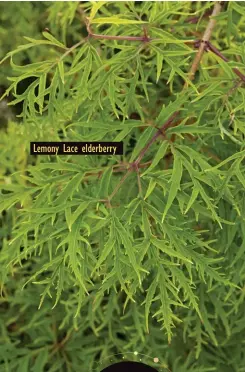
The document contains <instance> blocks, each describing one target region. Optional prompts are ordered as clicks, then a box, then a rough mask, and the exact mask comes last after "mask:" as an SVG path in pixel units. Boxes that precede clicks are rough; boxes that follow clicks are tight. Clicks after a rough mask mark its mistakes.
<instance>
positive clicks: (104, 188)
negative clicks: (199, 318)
mask: <svg viewBox="0 0 245 372" xmlns="http://www.w3.org/2000/svg"><path fill="white" fill-rule="evenodd" d="M112 173H113V168H112V167H109V168H108V169H106V170H105V172H103V175H102V178H101V181H100V188H99V191H98V195H97V196H98V198H101V199H102V198H107V197H108V196H109V186H110V183H111V178H112Z"/></svg>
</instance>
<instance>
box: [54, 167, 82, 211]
mask: <svg viewBox="0 0 245 372" xmlns="http://www.w3.org/2000/svg"><path fill="white" fill-rule="evenodd" d="M83 177H84V175H83V174H79V173H78V174H76V175H75V176H74V177H73V178H72V179H71V180H70V182H68V183H67V185H66V187H65V188H64V190H63V191H62V192H61V193H60V195H59V196H58V198H57V199H56V200H55V203H56V204H60V203H64V202H65V201H66V200H67V199H68V198H70V199H71V198H72V195H73V193H74V191H75V190H77V189H78V188H79V185H80V184H81V181H82V179H83Z"/></svg>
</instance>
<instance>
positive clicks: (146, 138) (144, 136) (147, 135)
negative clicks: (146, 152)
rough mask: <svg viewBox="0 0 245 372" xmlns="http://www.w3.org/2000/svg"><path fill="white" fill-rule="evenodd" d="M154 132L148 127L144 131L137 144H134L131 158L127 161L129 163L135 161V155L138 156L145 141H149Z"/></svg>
mask: <svg viewBox="0 0 245 372" xmlns="http://www.w3.org/2000/svg"><path fill="white" fill-rule="evenodd" d="M154 131H155V129H154V128H152V127H149V128H147V129H146V130H144V132H143V133H142V134H141V135H140V136H139V138H138V140H137V144H136V146H135V148H134V150H133V152H132V155H131V158H130V160H129V162H130V163H131V162H132V161H133V160H135V158H136V157H137V155H139V153H140V151H141V150H142V149H143V147H144V146H145V144H146V143H147V141H149V139H150V138H151V137H152V134H153V133H154Z"/></svg>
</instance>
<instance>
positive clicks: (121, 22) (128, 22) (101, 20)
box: [91, 16, 147, 25]
mask: <svg viewBox="0 0 245 372" xmlns="http://www.w3.org/2000/svg"><path fill="white" fill-rule="evenodd" d="M91 23H97V24H101V25H103V24H106V23H111V24H116V25H134V24H144V23H147V22H146V21H136V20H131V19H123V18H119V17H117V16H113V17H105V18H103V17H100V18H93V19H92V20H91Z"/></svg>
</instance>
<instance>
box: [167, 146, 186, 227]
mask: <svg viewBox="0 0 245 372" xmlns="http://www.w3.org/2000/svg"><path fill="white" fill-rule="evenodd" d="M172 152H173V155H174V165H173V173H172V177H171V179H170V182H171V185H170V188H169V194H168V200H167V204H166V206H165V209H164V212H163V216H162V221H164V219H165V217H166V215H167V212H168V210H169V208H170V207H171V205H172V203H173V201H174V199H175V198H176V195H177V192H178V190H180V181H181V178H182V172H183V167H182V160H181V157H180V155H179V152H178V151H177V150H175V149H174V148H173V146H172Z"/></svg>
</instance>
